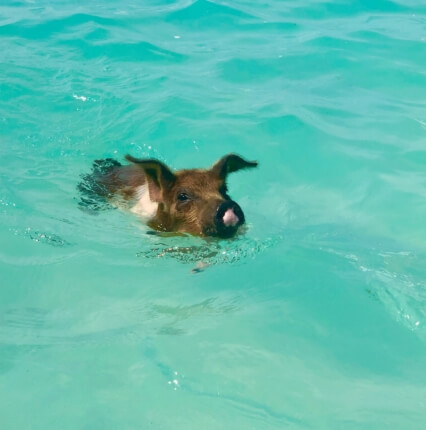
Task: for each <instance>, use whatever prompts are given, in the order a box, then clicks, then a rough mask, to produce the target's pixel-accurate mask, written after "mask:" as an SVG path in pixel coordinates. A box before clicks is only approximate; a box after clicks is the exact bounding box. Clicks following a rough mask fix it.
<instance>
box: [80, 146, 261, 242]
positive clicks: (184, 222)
mask: <svg viewBox="0 0 426 430" xmlns="http://www.w3.org/2000/svg"><path fill="white" fill-rule="evenodd" d="M125 158H126V160H127V161H129V162H130V163H131V164H128V165H124V166H123V165H121V164H120V163H119V162H117V161H115V160H112V159H106V160H97V161H95V162H94V165H93V173H92V174H90V175H86V176H85V177H83V182H82V183H81V184H80V185H79V187H78V188H79V190H80V191H82V192H83V194H85V195H86V197H89V199H91V203H90V204H92V203H93V197H94V196H95V195H96V196H97V197H99V196H100V197H104V198H106V199H107V201H108V202H110V203H111V204H112V205H114V206H117V207H121V208H125V209H128V210H130V212H132V213H134V214H136V215H138V216H141V217H143V218H145V219H147V224H148V226H149V227H151V228H152V229H154V230H156V231H160V232H176V233H189V234H192V235H199V236H216V237H220V238H229V237H232V236H234V235H235V234H236V232H237V231H238V228H239V227H240V226H241V225H243V224H244V222H245V218H244V213H243V211H242V209H241V208H240V206H239V205H238V204H237V203H236V202H234V201H233V200H232V199H231V197H230V196H229V195H228V188H227V186H226V179H227V176H228V174H230V173H232V172H236V171H238V170H241V169H247V168H252V167H256V166H257V162H256V161H246V160H244V159H243V158H241V157H240V156H239V155H236V154H229V155H225V156H224V157H222V158H221V159H220V160H218V161H217V162H216V163H215V164H214V165H213V166H212V167H211V168H210V169H185V170H178V171H176V172H172V171H171V170H170V169H169V168H168V167H167V166H166V165H165V164H164V163H162V162H161V161H158V160H155V159H145V160H144V159H139V158H134V157H132V156H131V155H126V157H125ZM89 199H87V198H86V199H85V198H82V202H83V204H86V205H87V203H88V201H89Z"/></svg>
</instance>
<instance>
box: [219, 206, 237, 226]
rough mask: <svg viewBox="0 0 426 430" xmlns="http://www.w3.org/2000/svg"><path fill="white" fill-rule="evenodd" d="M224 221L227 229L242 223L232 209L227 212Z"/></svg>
mask: <svg viewBox="0 0 426 430" xmlns="http://www.w3.org/2000/svg"><path fill="white" fill-rule="evenodd" d="M222 219H223V223H224V224H225V226H226V227H231V226H232V227H235V226H236V225H237V224H238V222H239V221H240V219H239V218H238V217H237V215H235V212H234V210H233V209H232V208H231V209H228V210H227V211H226V212H225V214H224V215H223V218H222Z"/></svg>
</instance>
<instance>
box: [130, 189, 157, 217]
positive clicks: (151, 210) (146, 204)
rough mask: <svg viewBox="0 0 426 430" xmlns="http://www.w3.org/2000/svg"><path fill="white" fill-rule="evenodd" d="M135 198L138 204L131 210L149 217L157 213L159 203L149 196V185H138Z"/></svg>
mask: <svg viewBox="0 0 426 430" xmlns="http://www.w3.org/2000/svg"><path fill="white" fill-rule="evenodd" d="M135 198H136V204H135V205H134V206H132V207H131V208H130V212H132V213H134V214H136V215H139V216H143V217H147V218H152V217H153V216H154V215H155V214H156V213H157V209H158V203H155V202H153V201H151V199H150V198H149V190H148V185H146V184H144V185H141V186H139V187H137V188H136V193H135Z"/></svg>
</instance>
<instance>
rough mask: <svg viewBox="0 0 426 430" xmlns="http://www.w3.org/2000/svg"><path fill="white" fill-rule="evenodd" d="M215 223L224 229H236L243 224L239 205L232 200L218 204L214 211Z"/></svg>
mask: <svg viewBox="0 0 426 430" xmlns="http://www.w3.org/2000/svg"><path fill="white" fill-rule="evenodd" d="M215 221H216V225H217V226H218V227H221V228H225V229H230V230H232V229H236V228H237V227H239V226H240V225H242V224H244V221H245V220H244V214H243V211H242V210H241V208H240V206H239V205H238V204H237V203H235V202H234V201H232V200H227V201H226V202H223V203H221V204H220V205H219V207H218V208H217V213H216V219H215Z"/></svg>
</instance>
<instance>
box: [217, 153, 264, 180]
mask: <svg viewBox="0 0 426 430" xmlns="http://www.w3.org/2000/svg"><path fill="white" fill-rule="evenodd" d="M256 166H257V161H247V160H244V158H241V157H240V156H239V155H237V154H228V155H225V156H224V157H222V158H221V159H220V160H218V161H217V162H216V163H215V164H214V165H213V167H212V171H213V172H214V173H216V174H217V176H219V177H220V178H222V179H226V176H227V175H228V174H229V173H232V172H236V171H238V170H241V169H249V168H252V167H256Z"/></svg>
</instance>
